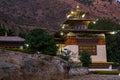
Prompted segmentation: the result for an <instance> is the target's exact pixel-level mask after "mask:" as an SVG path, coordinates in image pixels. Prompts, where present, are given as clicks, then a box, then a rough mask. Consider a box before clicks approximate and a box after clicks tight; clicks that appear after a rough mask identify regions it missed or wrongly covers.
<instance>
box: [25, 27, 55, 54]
mask: <svg viewBox="0 0 120 80" xmlns="http://www.w3.org/2000/svg"><path fill="white" fill-rule="evenodd" d="M25 43H26V44H29V47H28V48H29V49H31V50H32V51H34V52H36V51H38V52H40V53H42V54H47V55H56V51H57V47H56V43H55V40H54V37H53V36H51V35H48V34H47V33H46V32H45V31H44V30H42V29H34V30H32V31H30V32H29V33H28V34H27V36H26V41H25Z"/></svg>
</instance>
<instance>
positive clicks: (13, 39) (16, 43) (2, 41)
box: [0, 36, 25, 48]
mask: <svg viewBox="0 0 120 80" xmlns="http://www.w3.org/2000/svg"><path fill="white" fill-rule="evenodd" d="M24 41H25V39H23V38H21V37H18V36H0V48H21V47H22V46H23V44H24Z"/></svg>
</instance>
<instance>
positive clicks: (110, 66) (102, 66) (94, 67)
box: [89, 62, 117, 71]
mask: <svg viewBox="0 0 120 80" xmlns="http://www.w3.org/2000/svg"><path fill="white" fill-rule="evenodd" d="M98 70H107V71H112V70H117V65H115V64H114V63H113V62H106V63H102V62H101V63H92V64H91V65H89V71H98Z"/></svg>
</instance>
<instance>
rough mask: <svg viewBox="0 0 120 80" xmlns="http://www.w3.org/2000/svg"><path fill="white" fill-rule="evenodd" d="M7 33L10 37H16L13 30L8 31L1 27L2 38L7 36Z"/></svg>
mask: <svg viewBox="0 0 120 80" xmlns="http://www.w3.org/2000/svg"><path fill="white" fill-rule="evenodd" d="M5 32H7V35H8V36H13V35H14V31H13V30H11V29H8V30H6V29H5V28H2V27H1V26H0V36H5Z"/></svg>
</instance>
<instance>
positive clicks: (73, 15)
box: [67, 5, 86, 19]
mask: <svg viewBox="0 0 120 80" xmlns="http://www.w3.org/2000/svg"><path fill="white" fill-rule="evenodd" d="M85 14H86V12H82V11H80V6H79V5H77V6H76V9H75V10H72V11H71V12H70V13H68V15H67V18H68V19H82V18H84V17H85Z"/></svg>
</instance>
